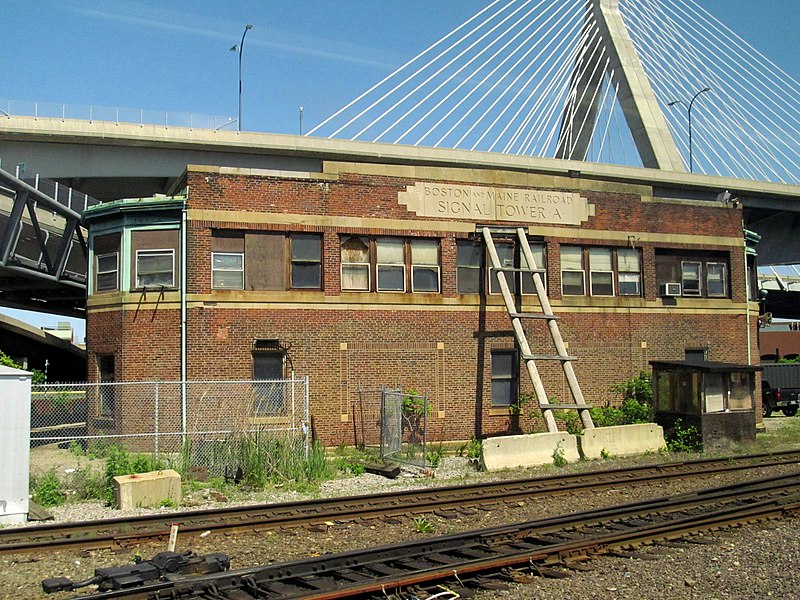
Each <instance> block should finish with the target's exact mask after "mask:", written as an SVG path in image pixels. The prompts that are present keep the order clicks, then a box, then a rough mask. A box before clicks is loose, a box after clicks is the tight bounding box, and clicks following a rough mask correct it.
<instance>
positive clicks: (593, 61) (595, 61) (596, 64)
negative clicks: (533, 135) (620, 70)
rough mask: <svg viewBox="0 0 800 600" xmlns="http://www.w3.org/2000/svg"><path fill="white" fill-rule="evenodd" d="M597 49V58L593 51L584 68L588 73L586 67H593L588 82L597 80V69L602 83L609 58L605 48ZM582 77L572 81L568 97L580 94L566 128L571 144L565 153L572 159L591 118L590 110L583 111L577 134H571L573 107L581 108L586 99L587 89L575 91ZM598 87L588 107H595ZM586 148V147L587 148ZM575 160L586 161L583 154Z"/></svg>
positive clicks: (598, 86) (559, 142)
mask: <svg viewBox="0 0 800 600" xmlns="http://www.w3.org/2000/svg"><path fill="white" fill-rule="evenodd" d="M598 49H599V50H600V54H599V56H597V57H595V53H596V51H597V50H595V52H593V53H592V56H590V57H589V61H588V62H587V64H586V66H587V69H586V70H587V71H588V66H589V65H593V67H592V73H591V75H590V76H589V79H588V80H589V81H595V80H596V78H597V73H598V69H599V70H600V72H601V75H600V77H599V81H600V82H601V83H602V81H603V75H605V73H606V72H607V69H608V64H609V62H610V58H608V57H607V56H606V49H605V46H598ZM603 58H605V62H604V63H603V66H602V67H601V66H600V64H601V61H602V59H603ZM583 76H584V73H580V74H579V77H578V78H576V79H575V80H574V82H573V83H574V84H573V89H572V90H570V96H571V97H572V98H574V97H575V96H576V95H577V94H578V93H580V99H579V100H578V102H577V103H575V102H574V100H573V102H572V107H571V111H570V113H571V114H570V125H569V127H568V130H569V133H570V137H571V142H572V143H571V144H570V145H569V152H567V158H573V154H574V151H575V147H576V146H577V144H578V141H579V140H580V138H581V136H582V135H583V130H584V128H585V127H586V122H587V120H588V119H589V117H590V116H592V110H587V111H585V113H584V115H583V120H582V121H581V124H580V127H578V132H577V134H574V132H573V128H574V121H573V117H574V116H575V110H574V107H575V106H576V104H577V106H581V105H582V104H583V103H584V100H585V99H586V94H587V92H588V91H589V87H584V88H583V91H582V92H580V91H579V90H578V89H576V86H577V84H578V82H579V81H581V80H583ZM600 87H601V86H600V85H597V86H596V87H595V88H594V91H593V92H592V97H591V99H590V102H589V105H590V106H596V105H595V101H596V100H597V95H598V93H599V92H600ZM562 136H563V131H562ZM561 142H562V139H559V140H558V144H559V145H560V144H561ZM587 148H588V146H587ZM577 160H586V156H585V154H584V156H581V157H578V158H577Z"/></svg>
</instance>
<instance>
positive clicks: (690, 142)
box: [667, 87, 711, 173]
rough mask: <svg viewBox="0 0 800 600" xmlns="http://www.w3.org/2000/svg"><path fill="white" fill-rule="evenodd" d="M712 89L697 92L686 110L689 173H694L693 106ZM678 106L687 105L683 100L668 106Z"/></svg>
mask: <svg viewBox="0 0 800 600" xmlns="http://www.w3.org/2000/svg"><path fill="white" fill-rule="evenodd" d="M710 91H711V88H709V87H707V88H703V89H702V90H700V91H699V92H697V93H696V94H695V95H694V96H692V99H691V100H689V108H688V109H687V110H686V113H687V115H688V120H689V173H691V172H692V169H693V166H694V165H693V163H692V106H694V101H695V100H697V97H698V96H699V95H700V94H705V93H706V92H710ZM676 104H685V102H684V101H683V100H673V101H672V102H670V103H668V104H667V106H675V105H676Z"/></svg>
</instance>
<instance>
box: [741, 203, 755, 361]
mask: <svg viewBox="0 0 800 600" xmlns="http://www.w3.org/2000/svg"><path fill="white" fill-rule="evenodd" d="M742 245H743V246H744V293H745V296H746V297H745V303H744V307H745V323H746V326H747V364H748V365H752V364H753V353H752V351H751V350H750V343H751V342H752V340H751V335H750V295H751V294H750V273H748V271H747V229H745V226H744V219H742Z"/></svg>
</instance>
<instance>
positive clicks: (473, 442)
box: [458, 435, 483, 460]
mask: <svg viewBox="0 0 800 600" xmlns="http://www.w3.org/2000/svg"><path fill="white" fill-rule="evenodd" d="M482 448H483V444H482V443H481V441H480V440H479V439H478V438H477V437H475V436H474V435H473V436H472V437H471V438H470V439H469V441H468V442H467V443H466V444H464V445H463V446H461V448H459V449H458V455H459V456H466V457H467V458H469V459H472V460H477V459H478V458H480V457H481V450H482Z"/></svg>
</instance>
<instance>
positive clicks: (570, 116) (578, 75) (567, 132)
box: [526, 20, 605, 156]
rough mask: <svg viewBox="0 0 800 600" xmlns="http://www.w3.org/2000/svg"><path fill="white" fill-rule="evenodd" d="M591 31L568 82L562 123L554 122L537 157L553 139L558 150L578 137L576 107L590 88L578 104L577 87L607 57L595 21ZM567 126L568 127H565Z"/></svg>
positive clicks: (583, 92)
mask: <svg viewBox="0 0 800 600" xmlns="http://www.w3.org/2000/svg"><path fill="white" fill-rule="evenodd" d="M589 30H591V31H592V37H591V39H590V40H589V41H588V42H587V43H585V44H581V47H582V51H581V53H580V54H579V56H578V58H577V59H576V61H575V63H574V65H575V66H574V71H573V75H572V76H571V77H570V79H569V82H568V84H569V88H568V90H567V92H566V94H565V96H564V98H565V101H566V106H565V108H564V112H563V118H562V119H561V120H560V121H554V122H553V124H552V128H551V130H550V133H549V135H548V137H547V139H546V140H545V144H544V145H543V146H542V147H540V149H539V151H538V152H537V153H535V155H536V156H544V155H545V152H546V150H547V148H549V147H550V144H551V143H552V140H553V138H556V143H555V148H556V149H557V148H558V147H559V146H560V145H561V143H562V142H565V140H567V139H574V138H575V137H578V136H573V135H572V133H573V131H572V129H573V125H574V117H575V107H576V106H579V105H580V104H581V101H582V100H583V99H584V98H585V95H586V93H587V92H588V89H589V88H588V87H586V88H584V89H583V91H582V92H581V98H580V100H578V101H577V102H576V101H575V98H576V96H577V95H578V93H579V91H578V89H577V85H578V84H579V83H580V82H581V81H584V76H585V74H586V73H587V72H588V71H589V69H590V68H591V69H592V73H593V74H594V73H595V72H596V70H597V67H598V66H599V64H600V61H601V60H602V58H603V56H604V55H605V46H604V45H603V43H602V41H603V40H602V37H601V35H600V30H599V28H598V27H597V26H596V23H595V22H594V20H592V21H590V22H589V23H588V27H587V31H589ZM598 51H599V54H598ZM587 54H588V56H587ZM591 80H592V78H589V81H591ZM595 91H596V90H595ZM589 112H590V111H587V113H586V116H588V115H589ZM565 124H566V127H564V125H565ZM557 130H560V132H559V133H558V134H557V133H556V131H557ZM578 135H580V131H579V132H578ZM556 136H557V137H556ZM526 153H527V151H526Z"/></svg>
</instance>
